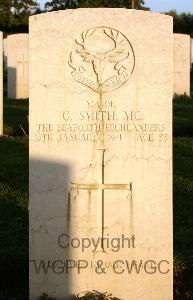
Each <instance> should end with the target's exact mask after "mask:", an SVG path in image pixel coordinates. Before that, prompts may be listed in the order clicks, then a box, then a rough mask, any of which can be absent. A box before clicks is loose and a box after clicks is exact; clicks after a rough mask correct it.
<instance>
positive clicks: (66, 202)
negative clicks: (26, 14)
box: [29, 8, 173, 300]
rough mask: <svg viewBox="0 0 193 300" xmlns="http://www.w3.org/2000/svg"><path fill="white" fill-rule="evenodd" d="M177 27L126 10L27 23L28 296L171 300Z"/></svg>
mask: <svg viewBox="0 0 193 300" xmlns="http://www.w3.org/2000/svg"><path fill="white" fill-rule="evenodd" d="M172 25H173V24H172V18H171V17H169V16H166V15H163V14H154V13H149V12H144V11H135V10H127V9H102V8H99V9H77V10H65V11H60V12H52V13H46V14H42V15H36V16H33V17H30V41H29V44H30V299H37V298H38V297H39V296H40V295H41V294H42V293H47V294H48V295H49V296H52V297H56V298H59V299H60V298H62V299H63V298H64V296H67V295H68V294H71V293H79V292H84V291H88V290H90V291H91V290H98V291H101V292H111V293H112V294H113V295H114V296H116V297H120V298H121V299H125V300H128V299H133V300H137V299H142V298H143V300H155V299H156V300H171V299H172V96H173V26H172ZM163 40H164V43H163ZM68 236H69V239H71V240H72V243H70V241H69V240H68ZM81 238H86V239H89V240H84V242H85V241H86V243H87V246H89V241H91V239H98V238H99V241H101V240H100V238H105V239H106V240H104V239H103V243H101V242H100V243H99V244H98V246H97V249H95V251H94V249H93V247H88V248H87V249H83V248H81V244H79V240H80V243H81ZM123 238H127V240H123ZM77 239H78V240H77ZM107 241H109V245H108V243H107ZM120 241H121V242H120ZM68 242H69V245H67V244H68ZM95 242H96V240H95ZM119 242H120V244H119ZM118 244H119V245H118ZM108 246H109V247H108ZM83 250H84V251H83ZM69 260H70V262H69ZM135 260H136V261H135ZM101 263H102V266H101ZM135 263H136V264H137V270H135V267H134V265H135ZM131 265H132V267H133V269H132V271H131V270H129V269H130V267H131ZM43 266H45V267H46V271H45V270H43V269H42V267H43ZM101 267H102V268H101Z"/></svg>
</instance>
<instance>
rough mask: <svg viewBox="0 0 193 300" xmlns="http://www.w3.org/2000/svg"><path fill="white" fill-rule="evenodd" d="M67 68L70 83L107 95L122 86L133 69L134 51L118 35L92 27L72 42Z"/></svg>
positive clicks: (125, 39)
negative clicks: (71, 79) (70, 77)
mask: <svg viewBox="0 0 193 300" xmlns="http://www.w3.org/2000/svg"><path fill="white" fill-rule="evenodd" d="M69 65H70V67H71V74H72V77H73V78H74V80H76V81H77V82H79V83H81V84H83V85H85V86H87V87H89V88H90V89H92V90H94V91H95V92H98V93H107V92H110V91H113V90H115V89H118V88H120V87H121V86H122V85H123V84H124V83H126V82H127V81H128V80H129V78H130V76H131V74H132V73H133V70H134V66H135V56H134V51H133V48H132V46H131V43H130V42H129V40H128V39H127V38H126V36H124V35H123V34H122V33H121V32H119V31H117V30H115V29H112V28H109V27H96V28H92V29H88V30H85V31H83V32H82V34H81V35H80V37H79V38H77V39H75V43H74V45H73V48H72V51H71V53H70V58H69Z"/></svg>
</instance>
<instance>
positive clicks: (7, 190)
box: [0, 137, 28, 300]
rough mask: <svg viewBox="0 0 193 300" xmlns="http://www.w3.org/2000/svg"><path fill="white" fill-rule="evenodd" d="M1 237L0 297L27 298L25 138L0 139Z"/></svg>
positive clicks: (26, 164)
mask: <svg viewBox="0 0 193 300" xmlns="http://www.w3.org/2000/svg"><path fill="white" fill-rule="evenodd" d="M0 241H1V247H0V273H1V289H0V299H1V300H9V299H10V300H11V299H13V297H14V296H16V295H17V298H16V299H22V300H24V299H27V297H26V298H24V295H25V293H26V289H27V286H28V271H27V268H28V267H27V261H28V138H21V137H17V138H1V139H0ZM19 295H21V297H20V296H19Z"/></svg>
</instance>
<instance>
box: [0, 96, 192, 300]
mask: <svg viewBox="0 0 193 300" xmlns="http://www.w3.org/2000/svg"><path fill="white" fill-rule="evenodd" d="M27 116H28V101H27V100H25V101H23V100H22V101H14V100H8V99H5V103H4V133H5V134H6V135H7V137H4V138H1V139H0V241H1V247H0V272H1V286H2V288H1V290H0V299H1V300H12V299H16V300H27V299H28V262H27V261H28V137H26V136H25V134H27V133H28V117H27ZM20 125H21V126H20ZM174 262H175V268H174V274H175V277H174V279H175V280H174V282H175V285H174V290H175V298H174V299H175V300H182V299H183V300H185V299H193V284H192V282H193V99H190V98H186V97H181V98H178V99H176V100H174Z"/></svg>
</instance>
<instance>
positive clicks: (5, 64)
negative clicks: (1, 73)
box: [3, 38, 7, 70]
mask: <svg viewBox="0 0 193 300" xmlns="http://www.w3.org/2000/svg"><path fill="white" fill-rule="evenodd" d="M3 58H4V67H5V70H7V38H5V39H3Z"/></svg>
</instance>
